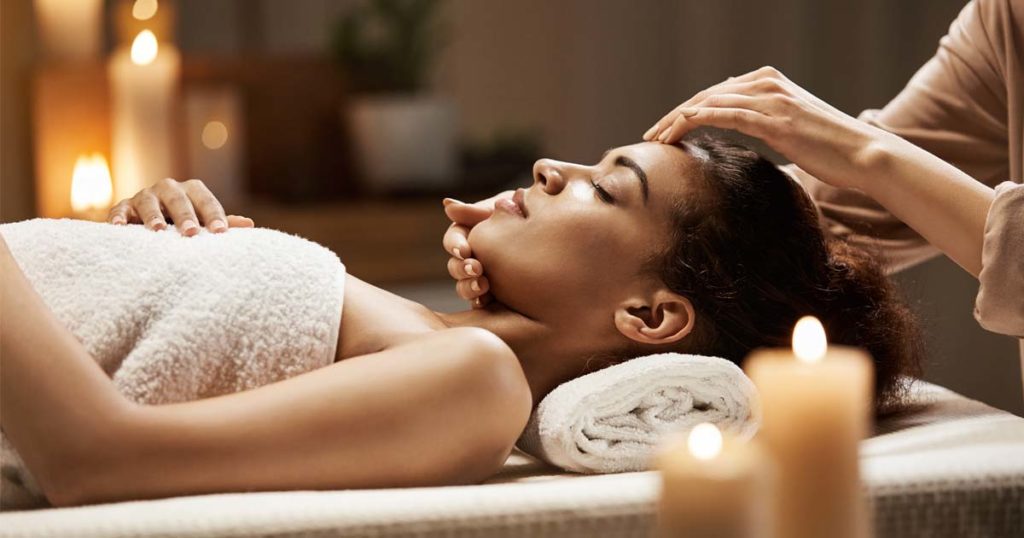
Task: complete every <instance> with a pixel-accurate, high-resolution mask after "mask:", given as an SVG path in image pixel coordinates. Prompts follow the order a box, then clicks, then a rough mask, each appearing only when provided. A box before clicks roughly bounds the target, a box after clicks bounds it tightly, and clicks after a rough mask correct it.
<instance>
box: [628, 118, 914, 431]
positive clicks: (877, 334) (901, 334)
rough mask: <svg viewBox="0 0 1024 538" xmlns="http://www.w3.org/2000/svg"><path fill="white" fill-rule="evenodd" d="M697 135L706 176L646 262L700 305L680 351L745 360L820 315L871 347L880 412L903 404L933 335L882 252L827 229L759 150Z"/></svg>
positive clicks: (840, 337) (845, 340)
mask: <svg viewBox="0 0 1024 538" xmlns="http://www.w3.org/2000/svg"><path fill="white" fill-rule="evenodd" d="M687 142H689V143H690V144H692V145H693V146H695V147H696V148H699V150H697V152H700V150H703V152H706V155H701V156H698V157H696V160H697V161H698V162H699V163H700V164H698V165H697V166H698V169H699V171H700V174H699V176H698V177H696V178H693V181H694V185H695V188H694V189H691V191H693V192H688V193H687V195H686V196H681V197H679V199H678V200H676V202H675V208H674V210H673V211H672V215H673V216H672V219H673V222H672V223H671V227H670V229H671V232H670V233H671V236H670V237H669V241H668V245H669V246H668V248H667V250H666V251H665V252H663V253H661V254H659V255H658V256H656V257H655V258H653V259H651V260H650V261H649V262H648V263H647V266H646V270H647V271H648V272H650V273H651V274H653V275H656V276H657V277H659V278H660V279H661V280H662V281H663V282H664V283H665V284H666V285H667V286H668V287H669V288H670V289H671V290H672V291H674V292H676V293H678V294H680V295H683V296H685V297H688V298H689V299H690V301H691V302H692V303H693V307H694V310H695V311H696V312H697V316H696V320H695V324H694V328H693V331H692V332H691V333H690V335H689V336H688V337H687V338H684V339H683V340H682V341H681V342H680V344H679V346H677V348H676V349H675V351H680V352H688V353H700V354H705V355H714V356H719V357H723V358H726V359H729V360H731V361H733V362H735V363H736V364H738V365H741V366H742V360H743V359H744V357H746V356H747V354H748V353H750V351H751V350H753V349H754V348H757V347H762V346H773V347H788V346H789V345H790V344H791V338H792V331H793V326H794V325H795V323H796V321H797V320H798V319H799V318H800V317H802V316H804V315H814V316H816V317H817V318H818V319H820V320H821V322H822V324H824V326H825V327H826V329H827V331H828V337H829V341H830V342H833V343H837V344H846V345H853V346H860V347H864V348H866V349H867V350H868V352H869V353H870V354H871V356H872V357H873V359H874V370H875V383H874V390H875V414H876V417H877V416H883V415H886V414H890V413H894V412H898V411H900V410H902V408H903V403H904V400H905V396H906V391H907V384H906V383H904V380H905V379H909V378H913V377H917V376H919V375H920V372H921V364H922V357H923V350H924V346H923V340H922V338H921V332H920V329H919V328H918V325H917V323H916V321H915V319H914V317H913V315H912V313H911V312H910V310H909V309H908V308H907V307H906V306H905V304H904V303H903V302H902V300H901V298H900V297H899V296H898V293H897V290H896V289H895V287H894V286H893V284H892V283H891V282H890V281H889V279H888V278H887V277H886V276H885V274H884V273H883V270H882V267H881V265H880V264H879V262H878V261H877V260H876V258H875V256H874V255H872V254H871V253H868V252H867V251H865V250H863V249H861V248H857V247H854V246H852V245H850V244H848V243H846V242H845V241H843V240H841V239H836V238H826V237H825V235H824V233H823V232H822V229H821V226H820V224H819V221H818V214H817V211H816V209H815V206H814V204H813V202H812V201H811V199H810V197H809V196H808V195H807V193H806V192H805V191H804V189H803V188H802V187H801V186H800V185H799V184H798V183H797V182H796V181H795V180H793V179H792V178H790V177H789V176H788V175H786V174H785V173H784V172H782V171H781V170H780V169H779V168H778V167H777V166H775V165H774V164H773V163H772V162H770V161H768V160H767V159H765V158H764V157H762V156H761V155H759V154H758V153H756V152H754V151H752V150H750V149H748V148H746V147H744V146H741V145H739V144H735V143H731V142H727V141H725V140H724V139H722V138H719V137H715V136H712V135H708V134H704V135H701V136H697V137H693V138H690V139H688V140H687ZM639 351H640V350H639V349H636V348H634V349H633V350H632V352H631V353H629V355H630V356H632V357H635V356H637V355H639V354H642V353H639ZM614 362H618V361H614ZM903 376H907V378H904V377H903Z"/></svg>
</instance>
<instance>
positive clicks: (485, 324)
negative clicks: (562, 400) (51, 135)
mask: <svg viewBox="0 0 1024 538" xmlns="http://www.w3.org/2000/svg"><path fill="white" fill-rule="evenodd" d="M435 314H436V315H437V316H438V317H439V318H440V319H441V321H442V322H443V323H444V324H445V325H446V326H448V327H480V328H482V329H487V330H489V331H491V332H493V333H494V334H496V335H497V336H498V337H500V338H501V339H502V340H504V341H505V343H506V344H508V346H509V347H510V348H512V351H513V352H515V354H516V357H518V358H519V364H520V365H522V367H523V372H524V373H525V374H526V379H527V381H528V382H529V384H530V392H531V393H532V394H533V405H534V407H535V408H536V406H537V404H538V403H540V401H541V400H543V399H544V396H546V395H547V394H548V393H549V392H551V391H552V390H553V389H554V388H555V387H557V386H558V385H559V384H561V383H563V382H565V381H567V380H569V379H572V378H573V377H575V376H576V375H577V374H578V373H579V369H580V368H581V367H582V364H581V362H580V357H583V356H585V354H586V350H584V349H582V348H580V347H579V342H580V341H583V340H585V339H576V338H565V334H564V331H559V330H556V328H554V327H552V326H550V325H548V324H545V323H543V322H540V321H538V320H535V319H531V318H528V317H526V316H524V315H523V314H520V313H518V312H515V311H513V310H510V309H508V308H506V307H504V306H503V305H501V304H499V303H496V302H494V303H491V304H489V305H487V306H486V307H484V308H479V309H473V310H465V311H462V312H455V313H451V314H446V313H441V312H435Z"/></svg>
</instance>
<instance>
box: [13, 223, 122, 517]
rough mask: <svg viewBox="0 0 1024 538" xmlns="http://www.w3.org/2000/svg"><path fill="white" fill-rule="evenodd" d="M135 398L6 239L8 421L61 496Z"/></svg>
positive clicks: (54, 495) (35, 467)
mask: <svg viewBox="0 0 1024 538" xmlns="http://www.w3.org/2000/svg"><path fill="white" fill-rule="evenodd" d="M131 405H133V404H131V402H129V401H128V400H127V399H125V398H124V397H123V396H121V395H120V393H118V392H117V390H116V389H115V388H114V386H113V384H112V383H111V382H110V379H109V378H107V376H106V375H105V374H104V373H103V370H102V369H101V368H100V367H99V365H98V364H96V362H95V361H94V360H93V359H92V358H91V357H90V356H89V354H88V353H87V351H86V350H85V348H84V347H83V346H82V344H81V343H80V342H79V341H78V340H77V339H76V338H75V337H74V335H73V334H72V333H71V332H70V331H69V330H68V329H67V328H66V327H64V326H63V325H62V324H61V323H60V321H59V320H58V319H57V318H56V316H55V315H54V314H53V312H51V311H50V309H49V308H48V307H47V306H46V304H45V303H44V302H43V300H42V298H41V297H39V295H38V294H37V293H36V292H35V290H34V289H33V288H32V286H31V284H30V283H29V281H28V279H27V278H26V277H25V275H24V274H23V273H22V271H21V268H20V267H19V266H18V264H17V263H16V261H15V260H14V257H13V256H12V255H11V253H10V251H9V250H8V248H7V245H6V243H5V242H4V241H3V239H0V424H2V425H3V429H4V433H5V434H6V435H7V437H8V439H9V440H10V441H11V443H12V444H13V445H14V447H15V448H17V450H18V452H19V454H20V455H21V457H22V459H23V460H24V461H25V463H26V465H28V467H29V470H30V471H31V472H32V473H33V476H34V477H35V478H36V480H37V481H38V482H39V484H40V487H42V488H43V493H44V494H46V496H47V497H48V499H49V500H50V501H51V502H53V503H55V504H58V505H59V504H60V503H61V499H62V498H66V497H67V496H70V495H72V494H73V491H70V490H71V489H72V488H73V487H74V484H75V481H76V480H77V479H78V478H79V477H80V476H81V474H82V472H83V471H84V470H85V469H84V468H85V467H88V466H89V465H91V464H93V463H95V462H92V461H91V460H90V455H99V454H104V453H109V452H112V449H113V448H115V446H112V445H115V444H116V442H117V441H116V439H113V438H112V437H113V435H112V431H113V426H114V425H115V424H117V423H118V420H119V419H120V417H124V416H126V412H127V411H128V410H129V408H130V406H131Z"/></svg>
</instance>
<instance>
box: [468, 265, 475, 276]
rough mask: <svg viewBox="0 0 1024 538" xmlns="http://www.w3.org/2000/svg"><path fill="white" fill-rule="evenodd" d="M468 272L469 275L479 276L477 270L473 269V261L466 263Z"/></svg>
mask: <svg viewBox="0 0 1024 538" xmlns="http://www.w3.org/2000/svg"><path fill="white" fill-rule="evenodd" d="M466 272H467V273H469V276H477V274H476V271H475V270H474V269H473V264H471V263H467V264H466Z"/></svg>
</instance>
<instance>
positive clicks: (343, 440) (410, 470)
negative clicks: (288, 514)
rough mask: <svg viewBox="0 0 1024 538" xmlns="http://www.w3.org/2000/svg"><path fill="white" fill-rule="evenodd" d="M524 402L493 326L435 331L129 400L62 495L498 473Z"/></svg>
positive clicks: (438, 481) (525, 414)
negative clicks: (207, 390) (151, 400)
mask: <svg viewBox="0 0 1024 538" xmlns="http://www.w3.org/2000/svg"><path fill="white" fill-rule="evenodd" d="M531 402H532V400H531V396H530V392H529V387H528V385H527V383H526V379H525V376H524V375H523V373H522V370H521V368H520V366H519V362H518V360H517V359H516V357H515V355H514V354H513V353H512V351H511V350H510V349H509V348H508V346H506V345H505V344H504V342H502V341H501V340H500V339H499V338H498V337H497V336H495V335H494V334H493V333H490V332H488V331H486V330H483V329H476V328H458V329H448V330H443V331H438V332H435V333H429V334H427V335H425V336H423V337H421V338H419V339H417V340H415V341H412V342H409V343H406V344H402V345H400V346H396V347H394V348H391V349H388V350H385V351H381V352H378V353H373V354H369V355H362V356H359V357H353V358H350V359H345V360H342V361H340V362H337V363H335V364H332V365H331V366H327V367H324V368H320V369H317V370H313V371H311V372H307V373H304V374H301V375H298V376H296V377H293V378H290V379H286V380H283V381H279V382H276V383H271V384H269V385H265V386H262V387H259V388H256V389H253V390H248V391H244V392H238V393H233V394H228V395H224V396H218V397H215V398H209V399H205V400H197V401H191V402H184V403H177V404H169V405H161V406H138V407H136V408H135V409H134V411H133V413H132V414H131V417H130V419H129V420H128V421H126V422H125V423H124V424H123V426H124V427H123V428H121V429H120V430H119V431H118V433H117V438H118V442H117V444H116V445H115V446H111V447H110V449H111V450H110V452H109V453H107V454H105V458H104V460H103V461H102V462H101V464H100V465H98V466H96V467H94V468H93V471H92V472H91V473H88V474H86V475H83V477H82V478H81V481H80V482H79V483H78V484H76V488H75V490H74V495H73V496H71V498H70V499H68V504H87V503H95V502H111V501H122V500H129V499H145V498H156V497H168V496H177V495H190V494H202V493H214V492H230V491H237V492H242V491H268V490H270V491H273V490H293V489H349V488H384V487H417V486H438V485H453V484H463V483H472V482H477V481H479V480H482V479H484V478H486V477H487V476H489V475H491V474H492V473H494V472H495V471H497V470H498V469H500V467H501V465H502V464H503V463H504V461H505V458H506V457H507V456H508V454H509V453H510V452H511V450H512V447H513V445H514V443H515V440H516V439H517V438H518V436H519V432H521V431H522V429H523V428H524V427H525V425H526V421H527V419H528V418H529V414H530V408H531Z"/></svg>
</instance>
